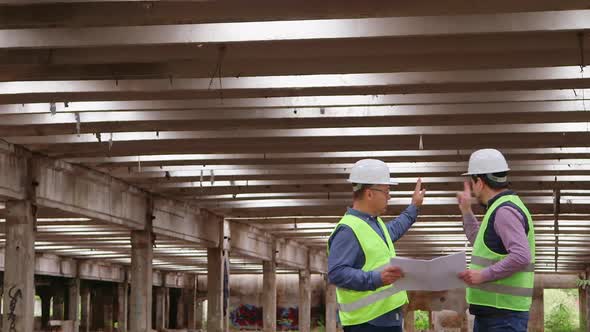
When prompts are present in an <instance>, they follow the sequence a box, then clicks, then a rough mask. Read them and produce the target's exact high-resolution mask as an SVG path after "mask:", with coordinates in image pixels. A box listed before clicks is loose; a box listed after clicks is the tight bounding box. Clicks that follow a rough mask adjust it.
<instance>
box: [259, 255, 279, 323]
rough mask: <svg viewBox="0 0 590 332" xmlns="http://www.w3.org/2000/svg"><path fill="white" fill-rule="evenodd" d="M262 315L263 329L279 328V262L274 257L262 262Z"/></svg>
mask: <svg viewBox="0 0 590 332" xmlns="http://www.w3.org/2000/svg"><path fill="white" fill-rule="evenodd" d="M262 289H263V292H262V315H263V331H265V332H273V331H276V329H277V262H276V260H275V259H274V258H273V259H272V260H270V261H263V262H262Z"/></svg>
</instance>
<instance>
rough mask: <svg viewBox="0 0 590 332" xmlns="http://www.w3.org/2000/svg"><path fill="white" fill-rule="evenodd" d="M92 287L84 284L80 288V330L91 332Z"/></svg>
mask: <svg viewBox="0 0 590 332" xmlns="http://www.w3.org/2000/svg"><path fill="white" fill-rule="evenodd" d="M90 298H91V294H90V287H88V286H84V287H82V288H81V289H80V307H81V315H80V331H81V332H89V331H90V327H91V326H90V325H91V323H90V322H91V315H90V312H91V304H90Z"/></svg>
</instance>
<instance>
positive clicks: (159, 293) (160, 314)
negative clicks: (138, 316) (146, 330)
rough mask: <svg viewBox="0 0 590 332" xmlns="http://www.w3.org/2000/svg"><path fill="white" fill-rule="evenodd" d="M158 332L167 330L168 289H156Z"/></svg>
mask: <svg viewBox="0 0 590 332" xmlns="http://www.w3.org/2000/svg"><path fill="white" fill-rule="evenodd" d="M154 305H155V306H156V317H155V318H156V326H155V328H156V330H158V331H160V330H163V329H164V328H166V325H165V322H166V319H165V314H166V310H165V309H166V287H158V288H156V303H155V304H154Z"/></svg>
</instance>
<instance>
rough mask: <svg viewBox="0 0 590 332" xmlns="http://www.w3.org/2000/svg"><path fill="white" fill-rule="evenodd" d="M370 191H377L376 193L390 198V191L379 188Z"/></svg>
mask: <svg viewBox="0 0 590 332" xmlns="http://www.w3.org/2000/svg"><path fill="white" fill-rule="evenodd" d="M369 190H375V191H378V192H382V193H383V194H385V195H386V196H389V190H383V189H379V188H369Z"/></svg>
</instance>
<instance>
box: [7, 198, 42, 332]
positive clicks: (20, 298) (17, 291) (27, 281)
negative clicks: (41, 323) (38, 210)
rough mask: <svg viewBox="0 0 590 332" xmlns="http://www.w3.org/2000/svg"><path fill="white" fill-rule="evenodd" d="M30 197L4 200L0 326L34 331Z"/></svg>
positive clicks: (32, 215) (33, 272) (33, 225)
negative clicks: (4, 239)
mask: <svg viewBox="0 0 590 332" xmlns="http://www.w3.org/2000/svg"><path fill="white" fill-rule="evenodd" d="M33 209H34V207H33V205H32V203H31V201H8V202H6V213H7V215H6V244H5V249H4V266H5V271H4V292H3V294H2V296H3V301H4V304H3V310H4V311H3V312H4V315H3V318H2V326H3V327H4V330H5V331H11V332H29V331H33V323H34V319H35V311H34V308H35V305H34V304H35V281H34V275H35V247H34V246H35V231H34V228H35V216H34V211H33Z"/></svg>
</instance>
